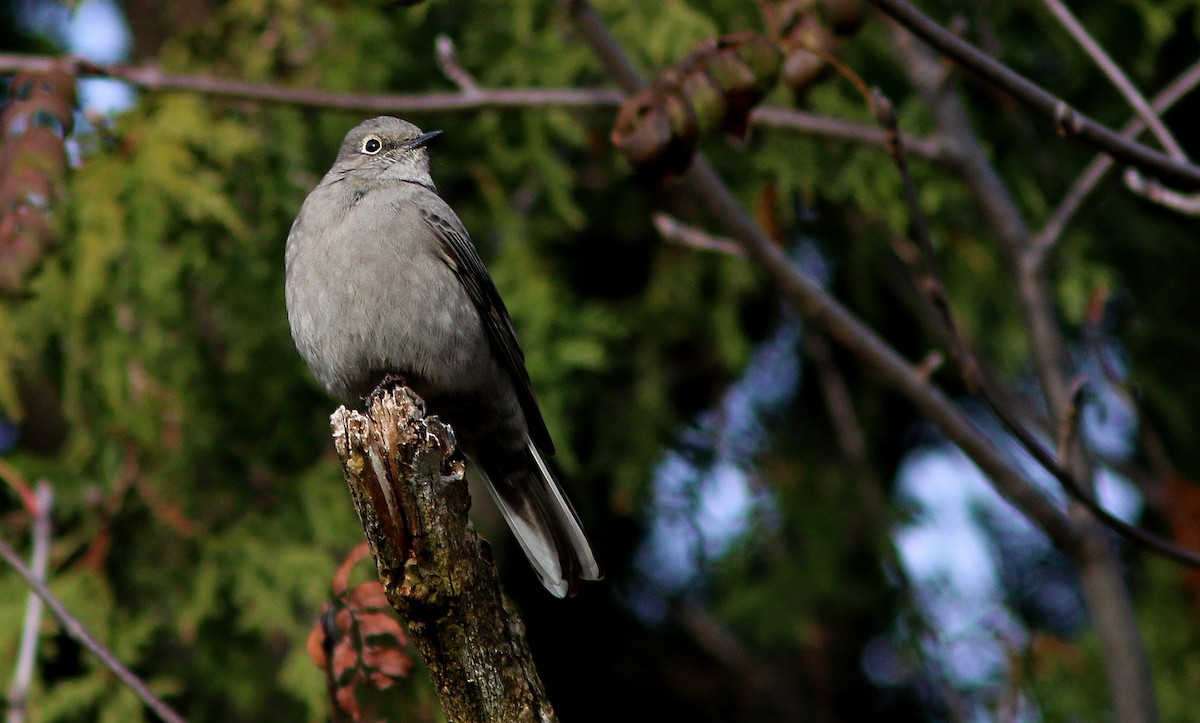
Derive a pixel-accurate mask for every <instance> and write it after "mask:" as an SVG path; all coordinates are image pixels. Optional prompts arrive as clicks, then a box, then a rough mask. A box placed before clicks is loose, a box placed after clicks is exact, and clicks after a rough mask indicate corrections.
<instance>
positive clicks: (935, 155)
mask: <svg viewBox="0 0 1200 723" xmlns="http://www.w3.org/2000/svg"><path fill="white" fill-rule="evenodd" d="M436 47H437V52H438V58H439V61H440V63H441V65H442V71H443V73H446V74H447V77H448V78H450V79H451V81H452V82H454V83H455V85H457V86H459V88H460V90H458V91H447V92H440V93H334V92H329V91H323V90H312V89H309V88H292V87H288V86H284V85H273V84H269V83H248V82H245V81H240V80H232V79H228V78H215V77H212V76H208V75H180V74H173V73H164V72H162V71H161V70H159V69H158V68H156V67H154V66H152V65H142V66H135V65H121V64H116V63H106V64H101V63H92V62H90V61H86V60H83V59H81V58H77V57H51V56H41V55H24V54H20V53H0V73H12V72H22V71H33V72H45V71H48V70H64V71H66V72H68V73H71V74H72V75H74V76H76V77H80V78H109V79H113V80H120V81H124V82H125V83H128V84H129V85H131V86H134V87H136V88H144V89H146V90H158V91H170V90H182V91H191V92H196V93H203V94H205V95H208V96H213V97H220V98H234V99H238V100H249V101H255V102H259V103H278V104H281V105H294V106H298V107H301V108H322V109H327V110H345V111H358V112H363V113H400V114H405V113H453V112H469V111H475V110H479V109H481V108H495V109H499V110H520V109H523V108H539V107H543V108H544V107H559V108H574V109H577V110H587V109H596V110H604V111H615V110H616V109H617V107H618V106H620V104H621V101H622V99H623V98H624V97H625V96H624V94H623V93H621V92H619V91H614V90H608V89H606V88H595V89H578V88H483V87H480V86H479V85H478V84H477V83H476V82H475V81H474V80H473V79H472V78H471V77H470V75H468V74H467V73H466V71H465V70H464V69H463V68H462V67H461V66H459V65H458V64H457V61H456V60H455V58H454V51H453V43H449V42H448V40H444V39H443V38H442V37H439V39H438V42H437V43H436ZM750 120H751V122H752V123H754V124H755V125H757V126H761V127H763V128H778V129H782V130H788V131H792V132H795V133H800V134H805V135H815V136H821V137H826V138H834V139H837V140H843V141H850V142H853V143H861V144H863V145H867V146H875V147H880V148H882V147H883V134H882V133H880V132H879V129H878V128H875V127H873V126H870V125H866V124H863V123H855V122H853V121H847V120H842V119H840V118H831V117H828V116H821V115H817V114H815V113H807V112H805V111H801V110H794V109H792V108H780V107H768V106H761V107H759V108H756V109H755V110H754V112H753V113H752V114H751V118H750ZM905 140H906V142H907V143H908V144H909V148H910V149H911V150H912V152H913V153H914V154H915V155H918V156H921V157H922V158H924V159H927V160H931V161H934V162H941V163H945V162H948V161H949V157H948V156H947V153H946V149H945V148H944V147H943V145H942V144H941V143H939V142H938V141H937V139H934V138H907V139H905Z"/></svg>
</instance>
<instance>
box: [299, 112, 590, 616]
mask: <svg viewBox="0 0 1200 723" xmlns="http://www.w3.org/2000/svg"><path fill="white" fill-rule="evenodd" d="M440 133H441V131H432V132H429V133H422V132H421V129H420V128H417V127H416V126H415V125H413V124H412V123H409V122H407V121H404V120H400V119H399V118H391V117H388V116H382V117H379V118H372V119H370V120H367V121H363V122H362V123H360V124H359V125H357V126H356V127H355V128H354V129H353V130H351V131H350V132H349V133H347V134H346V139H345V140H344V141H343V142H342V147H341V150H339V151H338V156H337V160H336V161H335V162H334V164H333V168H331V169H330V170H329V173H327V174H325V177H324V178H322V179H321V182H320V183H319V184H318V185H317V187H316V188H315V189H313V191H312V193H310V194H309V196H308V198H307V199H305V201H304V205H303V206H301V208H300V213H299V214H298V215H297V216H296V221H295V222H294V223H293V224H292V230H291V233H289V234H288V239H287V284H286V285H287V311H288V321H289V323H290V324H291V327H292V338H293V339H294V340H295V342H296V348H297V349H299V351H300V355H301V356H302V357H304V361H305V362H307V363H308V368H309V369H310V370H311V371H312V373H313V376H314V377H316V379H317V382H319V383H320V385H321V386H322V387H324V389H325V390H326V391H327V392H329V393H330V394H331V395H333V396H334V397H337V398H340V399H342V400H347V401H348V400H354V399H356V398H357V399H361V398H362V397H363V396H364V395H367V394H369V393H370V392H371V391H372V390H373V389H374V388H375V386H376V385H378V384H379V383H380V382H381V381H382V380H383V379H384V378H385V377H386V376H387V375H389V374H395V375H399V376H401V377H403V378H404V380H405V382H406V383H407V384H408V385H409V386H410V387H412V388H413V390H414V391H416V392H417V394H419V395H420V396H421V397H422V398H423V399H424V400H425V402H426V404H427V405H428V408H429V410H430V411H431V412H433V413H436V414H438V415H439V416H440V417H442V418H443V419H445V420H446V421H447V422H449V423H450V425H451V426H452V427H453V428H454V431H455V434H456V437H457V439H458V441H459V444H460V447H461V448H462V450H463V452H464V453H466V455H467V457H468V458H470V459H471V460H472V462H473V463H474V465H475V467H476V468H477V469H478V470H479V471H480V472H482V476H483V477H484V478H485V479H486V480H487V486H488V488H489V489H490V490H491V492H492V496H493V497H494V498H495V500H496V503H497V505H498V506H499V508H500V511H501V512H502V513H503V514H504V518H505V520H506V521H507V522H508V525H509V527H511V528H512V531H513V533H514V534H515V535H516V537H517V540H518V541H519V542H520V543H521V547H522V548H523V549H524V550H525V554H526V556H527V557H528V558H529V561H530V562H531V563H532V564H533V568H534V570H536V571H537V574H538V577H539V578H541V581H542V584H543V585H545V586H546V589H547V590H549V591H550V592H552V593H554V594H555V595H556V596H558V597H565V596H567V595H571V594H574V592H575V590H576V588H577V583H578V581H579V580H599V579H600V578H601V576H602V574H601V571H600V565H599V563H598V562H597V561H596V556H595V555H594V554H593V553H592V548H591V545H590V544H588V541H587V538H586V537H585V536H584V533H583V528H582V526H581V525H580V523H579V517H578V515H576V514H575V510H574V509H573V508H572V507H571V503H570V502H569V501H568V500H567V497H566V494H565V493H564V492H563V489H562V487H561V485H560V484H559V483H558V481H557V480H556V479H555V477H554V475H553V474H552V473H551V471H550V468H549V467H548V465H547V464H546V461H545V460H546V458H547V457H550V456H552V455H553V454H554V443H553V442H552V441H551V439H550V434H549V432H547V431H546V423H545V422H544V421H543V420H542V414H541V411H540V410H539V409H538V405H537V401H536V400H535V399H534V396H533V389H532V387H531V386H530V382H529V374H528V373H527V372H526V371H525V355H524V353H523V352H522V351H521V347H520V345H519V344H518V343H517V337H516V334H515V332H514V331H513V327H512V321H511V320H510V319H509V316H508V311H507V309H505V308H504V302H503V301H501V300H500V295H499V294H498V293H497V292H496V287H495V285H494V284H493V283H492V279H491V276H489V275H488V272H487V269H486V268H485V267H484V265H483V261H482V260H481V259H480V258H479V254H478V252H477V251H476V250H475V246H474V245H473V244H472V243H471V238H470V236H469V235H468V234H467V231H466V229H465V228H464V227H463V224H462V221H460V220H459V218H458V215H457V214H455V213H454V211H453V210H452V209H451V208H450V206H449V205H447V203H446V202H445V201H443V200H442V198H441V197H440V196H438V194H437V189H436V188H434V185H433V179H432V178H431V177H430V175H429V151H428V149H427V148H426V144H427V143H428V142H429V141H430V140H432V139H433V138H435V137H437V136H438V135H440Z"/></svg>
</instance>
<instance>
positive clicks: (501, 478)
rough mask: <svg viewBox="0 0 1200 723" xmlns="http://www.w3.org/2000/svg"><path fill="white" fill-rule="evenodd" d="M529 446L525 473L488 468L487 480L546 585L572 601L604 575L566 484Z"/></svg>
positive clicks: (485, 471)
mask: <svg viewBox="0 0 1200 723" xmlns="http://www.w3.org/2000/svg"><path fill="white" fill-rule="evenodd" d="M525 446H526V448H527V450H528V454H529V461H530V464H528V465H525V468H524V471H523V472H520V473H516V474H512V473H509V474H507V475H502V474H499V473H498V472H495V471H492V470H488V469H486V468H485V469H484V470H483V472H484V475H483V476H484V477H485V478H486V479H487V488H488V490H489V491H490V492H491V493H492V499H494V500H495V501H496V506H497V507H499V508H500V512H501V513H502V514H503V515H504V520H505V522H507V523H508V526H509V527H510V528H512V531H513V534H514V535H515V536H516V538H517V542H519V543H521V549H522V550H524V551H525V556H526V557H528V558H529V562H530V563H531V564H532V565H533V569H534V570H535V571H536V572H537V575H538V578H539V579H541V581H542V585H544V586H545V588H546V589H547V590H549V591H550V592H551V593H553V594H554V595H555V596H556V597H560V598H562V597H568V596H570V595H574V594H575V592H576V589H577V588H578V585H579V581H580V580H599V579H601V578H603V577H604V573H603V572H602V571H601V569H600V563H599V562H598V561H597V559H596V556H595V554H594V553H593V552H592V546H591V544H589V543H588V540H587V536H586V535H584V533H583V526H582V525H581V524H580V523H579V515H577V514H576V513H575V508H574V507H572V506H571V502H570V500H568V499H567V496H566V494H565V493H564V492H563V488H562V485H560V484H559V482H558V480H557V479H556V478H555V476H554V473H553V472H551V471H550V467H549V465H547V464H546V460H545V459H543V458H542V453H541V452H539V451H538V449H537V447H536V446H535V445H534V444H533V442H532V441H530V440H528V439H527V440H526V442H525ZM481 466H483V465H481Z"/></svg>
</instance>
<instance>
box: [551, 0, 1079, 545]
mask: <svg viewBox="0 0 1200 723" xmlns="http://www.w3.org/2000/svg"><path fill="white" fill-rule="evenodd" d="M563 2H564V4H565V6H566V9H567V11H568V12H569V13H570V15H571V17H572V18H573V19H574V20H575V21H576V23H577V25H578V26H579V28H580V29H581V31H582V35H583V37H584V38H585V39H586V40H587V41H588V43H589V44H590V45H591V46H592V48H593V49H594V50H595V52H596V54H597V55H598V56H600V58H601V60H603V61H604V62H605V64H606V65H607V66H608V67H609V72H610V73H611V74H612V75H613V76H614V77H615V78H617V80H618V82H619V83H620V84H621V86H622V88H623V89H624V90H626V91H627V92H630V93H633V92H637V91H638V90H640V89H641V88H643V87H644V86H645V80H644V79H643V78H642V77H641V75H640V74H639V73H638V72H637V70H636V69H635V68H633V65H632V63H631V62H630V61H629V59H628V57H627V56H626V55H625V52H624V49H623V48H621V46H620V44H619V43H618V42H617V40H616V39H615V38H614V37H613V36H612V33H611V32H610V31H609V30H608V27H607V26H606V25H605V24H604V22H603V20H601V19H600V18H599V16H598V15H596V13H595V11H594V10H593V9H592V8H591V6H590V5H588V3H586V2H584V1H583V0H563ZM682 183H683V185H684V187H685V188H687V189H689V190H690V191H691V192H692V193H693V194H695V195H696V197H697V198H699V199H700V200H701V201H702V202H703V203H704V205H705V206H706V207H707V208H709V209H710V210H711V211H712V212H713V214H714V215H715V216H716V217H717V218H719V219H721V220H722V221H723V222H724V223H725V224H726V226H727V227H728V229H729V231H730V233H731V234H732V235H733V237H734V239H735V240H736V241H737V242H738V243H739V244H741V245H742V248H744V249H745V250H746V255H747V257H748V258H749V259H750V260H751V261H752V262H754V263H755V264H756V265H757V266H758V267H759V269H760V270H761V272H762V273H763V274H764V275H766V277H767V278H768V279H769V280H770V282H771V283H772V284H773V285H774V286H775V288H776V291H778V292H779V294H780V295H781V296H782V297H783V298H784V299H786V300H787V301H788V302H789V303H790V304H791V305H792V306H793V307H794V308H795V309H796V310H797V311H798V312H799V313H800V314H801V316H803V317H805V318H806V319H808V320H809V321H810V322H812V323H813V324H816V325H817V326H818V327H820V328H821V329H823V330H824V331H825V332H826V333H827V334H828V335H829V336H830V337H831V338H833V339H836V340H837V341H838V342H839V343H840V344H842V345H843V346H845V347H846V348H847V349H849V350H850V352H851V353H852V354H854V355H855V356H857V357H858V358H859V359H860V360H861V361H862V362H863V363H865V364H866V365H867V366H868V367H869V368H870V369H871V370H872V371H873V372H874V373H875V375H876V379H877V380H878V381H879V382H880V383H881V384H883V385H884V386H886V387H888V388H890V389H892V390H893V391H895V392H897V393H899V394H900V395H901V396H903V397H905V398H906V399H908V400H909V402H911V403H912V404H913V406H915V407H916V408H917V410H918V411H919V412H921V413H922V414H923V415H924V416H925V417H926V418H928V419H929V420H930V421H931V422H933V423H934V424H935V425H936V426H937V427H938V428H939V429H941V430H942V433H943V434H944V435H946V438H947V439H948V440H950V441H951V442H952V443H954V444H956V445H958V446H959V448H961V449H962V450H963V451H964V453H966V454H967V456H969V457H970V458H971V459H972V460H974V462H975V463H976V464H977V465H979V467H980V468H981V469H982V470H983V472H984V474H986V475H988V477H989V478H990V479H991V480H992V482H993V484H994V485H995V487H996V489H997V491H998V492H999V493H1000V494H1001V495H1002V496H1003V497H1005V498H1006V499H1008V500H1009V501H1010V502H1012V503H1013V504H1014V505H1015V506H1016V507H1017V508H1019V509H1021V510H1022V511H1024V513H1025V514H1026V515H1028V516H1029V518H1030V519H1031V520H1033V521H1034V522H1035V523H1036V524H1037V525H1038V526H1040V527H1041V529H1042V530H1043V531H1045V533H1046V534H1047V536H1049V537H1050V539H1051V540H1052V541H1053V543H1054V544H1055V545H1057V546H1059V547H1060V548H1062V549H1071V548H1072V547H1073V546H1074V545H1075V542H1076V531H1075V525H1074V523H1073V522H1072V521H1071V520H1069V519H1068V518H1067V516H1066V515H1064V514H1063V512H1062V511H1061V510H1059V509H1058V508H1057V507H1056V506H1055V505H1054V504H1053V503H1051V502H1050V501H1049V500H1048V499H1047V498H1046V497H1045V496H1044V495H1043V494H1042V493H1041V492H1040V491H1038V490H1037V488H1035V487H1034V486H1033V485H1032V484H1031V483H1030V482H1029V481H1028V480H1027V479H1026V478H1025V477H1024V475H1023V474H1022V473H1021V472H1020V471H1019V470H1017V469H1016V467H1014V466H1013V464H1012V462H1011V461H1010V460H1009V459H1007V458H1006V457H1005V456H1004V455H1003V454H1002V453H1001V452H1000V451H999V450H998V449H997V448H996V447H995V446H994V445H993V444H992V443H991V442H990V441H989V440H988V439H987V437H986V436H984V434H983V433H982V432H981V431H980V430H979V429H978V428H977V427H975V425H974V424H973V423H972V422H971V421H970V420H969V419H968V418H967V417H966V416H965V415H964V414H963V413H962V412H961V411H960V410H959V409H958V408H957V407H956V406H955V405H954V404H953V403H952V402H951V401H950V400H949V399H948V398H947V397H946V396H945V394H944V393H943V392H942V391H941V390H940V389H938V388H937V387H936V386H934V385H932V384H930V383H929V380H928V379H927V378H925V377H924V376H922V375H921V373H920V371H919V370H918V369H917V368H916V367H914V366H913V365H912V364H910V363H908V362H907V361H906V360H905V359H904V358H903V357H901V356H900V355H899V354H898V353H897V352H896V350H895V349H893V348H892V347H891V346H890V345H888V344H887V342H885V341H884V340H883V339H882V338H880V337H879V335H878V334H876V333H875V332H874V331H873V330H871V328H870V327H868V326H867V325H866V324H864V323H863V322H862V321H861V320H860V319H859V318H858V317H856V316H855V315H854V314H852V313H851V312H850V311H849V310H848V309H846V308H845V307H844V306H842V305H841V304H840V303H839V302H838V301H837V300H836V299H834V298H833V297H832V296H830V295H829V294H828V293H826V292H825V290H824V289H822V288H821V285H820V284H819V283H818V282H817V281H816V280H815V279H813V278H811V277H810V276H808V275H807V274H805V273H803V272H802V271H800V270H799V269H797V268H796V267H795V265H794V264H793V263H792V262H791V260H790V259H788V257H787V256H786V255H785V254H784V253H783V251H782V250H781V249H780V248H779V247H778V246H777V245H776V244H775V243H774V242H773V241H772V240H771V239H770V238H769V237H768V236H767V235H766V233H764V232H763V230H762V229H761V228H759V226H758V224H757V223H755V221H754V219H752V218H751V217H750V215H749V214H748V213H747V212H746V210H745V209H744V208H743V207H742V205H741V203H740V202H739V201H738V200H737V198H736V197H734V195H733V193H732V192H731V191H730V190H729V188H728V187H727V186H726V185H725V184H724V183H723V182H722V181H721V179H720V177H719V176H718V175H717V173H716V171H715V170H714V169H713V168H712V166H711V165H709V163H708V161H707V160H706V159H705V158H704V157H703V156H697V158H696V159H695V161H694V162H693V164H692V167H691V168H690V169H689V170H688V172H687V173H686V174H685V175H684V177H683V179H682Z"/></svg>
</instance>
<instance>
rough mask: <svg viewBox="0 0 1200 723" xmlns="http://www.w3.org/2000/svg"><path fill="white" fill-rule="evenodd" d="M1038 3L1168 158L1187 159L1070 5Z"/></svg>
mask: <svg viewBox="0 0 1200 723" xmlns="http://www.w3.org/2000/svg"><path fill="white" fill-rule="evenodd" d="M1042 4H1043V5H1045V6H1046V9H1048V10H1049V11H1050V13H1051V14H1052V15H1054V17H1055V18H1056V19H1057V20H1058V22H1059V23H1061V24H1062V26H1063V28H1065V29H1066V31H1067V32H1068V33H1069V34H1070V35H1071V37H1072V38H1074V39H1075V42H1077V43H1079V46H1080V47H1082V48H1083V50H1084V52H1085V53H1087V54H1088V57H1090V58H1091V59H1092V62H1093V63H1095V64H1096V65H1097V66H1098V67H1099V68H1100V70H1101V71H1102V72H1103V73H1104V75H1105V76H1106V77H1107V78H1108V79H1109V81H1111V82H1112V84H1113V85H1114V86H1116V89H1117V91H1118V92H1120V93H1121V95H1122V96H1123V97H1124V98H1125V102H1127V103H1129V105H1130V106H1132V107H1133V109H1134V111H1135V112H1137V115H1138V117H1139V118H1141V119H1142V122H1143V123H1145V124H1146V127H1148V128H1149V129H1150V132H1151V133H1153V134H1154V137H1155V138H1156V139H1158V142H1159V144H1160V145H1161V146H1162V147H1163V149H1164V150H1166V152H1167V153H1168V154H1170V156H1171V157H1172V158H1175V159H1177V160H1181V161H1182V160H1187V154H1186V153H1184V151H1183V148H1182V147H1181V146H1180V145H1179V142H1178V141H1176V140H1175V136H1173V135H1171V131H1169V130H1167V127H1166V126H1165V125H1163V122H1162V119H1161V118H1159V117H1158V114H1157V113H1156V112H1154V109H1153V108H1151V107H1150V104H1149V103H1147V102H1146V97H1145V96H1143V95H1142V92H1141V91H1140V90H1138V89H1137V86H1135V85H1134V84H1133V81H1131V80H1130V79H1129V76H1127V75H1125V71H1123V70H1121V66H1119V65H1117V64H1116V62H1115V61H1114V60H1113V59H1112V58H1111V57H1109V55H1108V53H1106V52H1105V51H1104V48H1102V47H1101V46H1100V43H1098V42H1096V39H1095V38H1093V37H1092V36H1091V34H1090V33H1088V31H1087V28H1085V27H1083V25H1082V24H1081V23H1080V22H1079V20H1077V19H1076V18H1075V15H1074V14H1072V13H1071V9H1070V8H1068V7H1067V6H1066V4H1065V3H1063V2H1062V0H1042Z"/></svg>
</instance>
